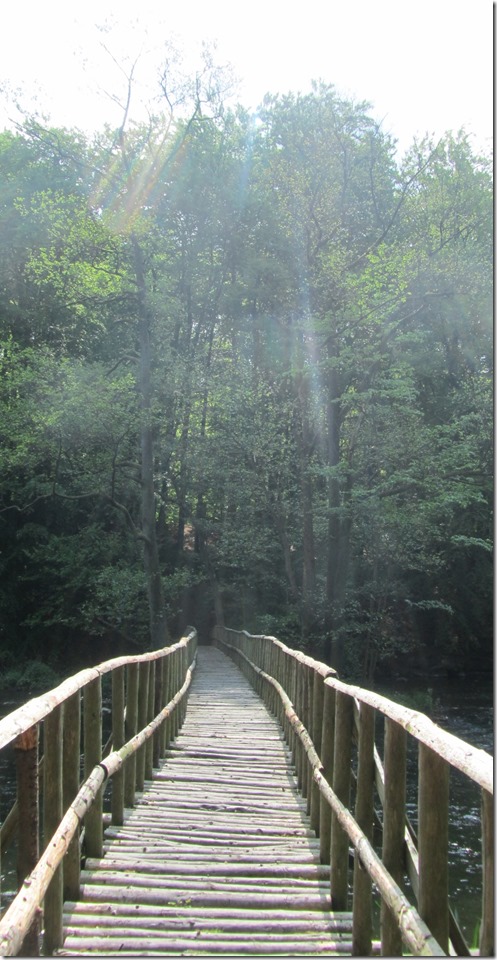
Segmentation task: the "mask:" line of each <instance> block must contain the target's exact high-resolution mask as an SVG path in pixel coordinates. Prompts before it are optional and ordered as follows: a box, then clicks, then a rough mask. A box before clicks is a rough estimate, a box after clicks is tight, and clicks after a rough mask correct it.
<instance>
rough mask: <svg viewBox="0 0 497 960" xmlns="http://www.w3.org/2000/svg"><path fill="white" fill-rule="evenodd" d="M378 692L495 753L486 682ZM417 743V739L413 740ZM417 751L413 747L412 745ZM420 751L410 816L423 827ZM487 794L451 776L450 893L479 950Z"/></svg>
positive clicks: (412, 768) (411, 773)
mask: <svg viewBox="0 0 497 960" xmlns="http://www.w3.org/2000/svg"><path fill="white" fill-rule="evenodd" d="M378 692H381V693H383V694H384V695H385V696H388V697H390V698H391V699H392V700H399V701H400V702H403V703H405V704H406V705H407V706H410V707H412V708H414V709H416V710H421V711H422V712H423V713H426V715H427V716H429V717H430V719H431V720H433V721H434V722H435V723H437V724H438V725H439V726H441V727H443V729H444V730H448V731H449V732H450V733H453V734H454V735H455V736H457V737H460V738H461V739H462V740H466V741H467V742H468V743H470V744H471V745H472V746H474V747H478V748H479V749H482V750H486V751H487V753H490V754H493V752H494V711H493V686H492V681H491V679H489V678H486V677H485V678H483V679H481V680H480V681H471V682H464V681H459V680H457V681H456V680H451V681H448V680H438V681H432V684H431V685H430V683H428V684H426V683H424V684H422V685H421V684H413V683H408V682H406V683H405V684H399V683H397V684H395V685H388V686H386V685H385V686H382V687H381V690H380V689H379V690H378ZM409 740H412V738H409ZM411 746H413V745H411ZM416 767H417V751H416V749H415V747H414V749H411V751H410V754H409V759H408V774H407V798H408V803H407V812H408V816H409V818H410V819H411V820H412V822H413V825H414V826H415V825H416V823H417V798H416ZM480 807H481V791H480V789H479V787H477V786H476V785H475V784H473V783H472V782H471V781H470V780H468V778H467V777H465V776H464V774H462V773H460V772H459V771H458V770H451V774H450V794H449V891H450V897H451V903H452V904H453V910H454V913H455V915H456V919H457V920H458V922H459V924H460V926H461V928H462V930H463V933H464V934H465V936H466V939H467V940H468V942H469V946H474V945H476V941H477V932H478V931H477V918H478V917H479V915H480V912H481V887H482V880H481V824H480Z"/></svg>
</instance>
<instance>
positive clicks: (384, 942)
mask: <svg viewBox="0 0 497 960" xmlns="http://www.w3.org/2000/svg"><path fill="white" fill-rule="evenodd" d="M406 755H407V738H406V732H405V730H404V729H403V727H401V726H399V724H398V723H395V722H394V721H393V720H390V719H389V718H388V717H386V718H385V756H384V768H385V797H384V801H383V847H382V857H381V859H382V860H383V863H384V864H385V867H386V868H387V870H388V871H389V873H390V874H391V876H392V877H393V879H394V880H395V882H396V883H397V884H398V885H399V886H402V880H403V875H404V833H405V808H406ZM381 952H382V956H384V957H395V956H401V955H402V937H401V935H400V930H399V927H398V924H397V922H396V920H395V917H393V915H392V913H391V911H390V910H389V909H388V907H386V905H385V903H383V902H382V905H381Z"/></svg>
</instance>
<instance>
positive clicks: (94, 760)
mask: <svg viewBox="0 0 497 960" xmlns="http://www.w3.org/2000/svg"><path fill="white" fill-rule="evenodd" d="M83 702H84V727H83V728H84V751H85V764H84V766H85V778H86V777H89V775H90V773H91V771H92V770H93V768H94V767H95V766H96V765H97V764H98V763H100V761H101V759H102V679H101V677H96V679H95V680H91V681H90V683H88V684H87V685H86V687H85V688H84V694H83ZM102 816H103V796H102V791H101V790H100V791H99V793H98V796H97V797H95V800H94V801H93V803H92V805H91V807H90V809H89V810H88V813H87V814H86V816H85V849H86V854H87V856H89V857H96V858H100V857H101V856H102V852H103V821H102Z"/></svg>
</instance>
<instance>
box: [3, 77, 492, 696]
mask: <svg viewBox="0 0 497 960" xmlns="http://www.w3.org/2000/svg"><path fill="white" fill-rule="evenodd" d="M130 92H132V87H131V80H130V86H129V91H128V93H130ZM160 92H161V99H160V100H159V101H158V103H157V104H155V105H154V110H153V111H152V108H151V113H150V116H149V118H148V119H147V120H146V122H143V121H140V122H133V121H132V119H131V114H130V113H129V112H128V109H127V106H126V105H125V107H124V109H123V118H122V124H121V126H120V127H119V128H118V129H112V128H110V127H106V128H105V129H103V130H100V131H99V132H98V133H97V134H95V135H92V136H89V135H86V134H83V133H82V132H81V131H79V130H77V129H61V128H55V127H53V126H51V125H50V124H49V123H45V122H42V121H40V120H39V119H38V118H34V117H29V116H26V117H25V118H24V121H23V123H22V124H21V125H18V126H16V127H13V128H12V129H6V130H4V131H3V132H2V133H0V436H1V439H0V672H3V673H4V674H5V673H8V672H9V671H12V670H14V669H16V668H17V667H18V665H19V664H20V663H28V662H35V663H42V664H45V665H47V666H48V667H51V668H53V669H55V670H66V671H67V670H72V669H75V668H76V667H77V668H79V667H80V666H84V665H88V664H92V663H96V662H100V661H102V660H104V659H106V658H108V657H111V656H114V655H118V654H121V653H123V652H128V653H132V652H135V651H140V650H147V649H155V648H158V647H160V646H163V645H164V644H167V643H169V642H171V641H172V639H175V638H177V637H178V636H179V634H180V632H181V630H182V629H183V628H184V627H185V626H186V624H190V623H192V624H194V625H195V626H197V628H198V630H199V635H200V639H201V640H202V639H203V640H207V639H208V636H209V632H210V630H211V628H212V626H213V624H214V623H215V621H216V619H218V620H221V621H222V620H224V622H225V623H226V625H227V626H230V627H234V628H237V629H240V628H244V629H247V630H249V631H251V632H256V633H264V634H270V635H274V636H277V637H278V638H279V639H281V640H283V641H284V642H285V643H287V644H288V645H289V646H292V647H295V648H299V649H302V650H305V651H307V652H310V653H311V654H313V655H314V656H317V657H318V658H319V659H321V660H325V661H326V662H328V663H330V664H332V665H333V666H335V667H336V668H337V669H338V670H339V671H340V673H341V674H342V675H343V676H344V677H352V678H359V679H360V680H362V681H363V682H372V681H374V679H375V677H376V676H378V675H379V674H381V675H382V676H390V675H393V676H395V675H399V674H402V675H404V676H405V675H406V672H409V671H419V672H420V673H422V672H426V671H429V670H432V669H433V670H443V671H449V672H451V671H454V672H458V671H471V670H473V669H479V670H483V669H485V668H489V667H490V665H491V660H492V653H493V639H492V606H493V567H492V531H493V516H492V504H493V446H492V437H493V422H492V417H493V392H492V386H493V372H492V348H493V344H492V264H493V259H492V241H493V219H492V217H493V210H492V176H491V162H490V158H489V157H487V156H480V155H478V154H477V153H475V151H474V149H473V148H472V145H471V140H470V138H469V136H467V135H466V134H465V132H464V131H459V132H457V133H454V132H447V134H446V135H445V136H444V137H443V138H442V139H441V140H440V141H438V142H434V141H433V140H432V139H431V138H430V137H429V136H426V137H425V138H423V139H419V140H414V141H413V144H412V146H411V148H410V149H409V150H408V151H407V152H406V154H405V155H404V156H403V157H402V158H401V159H399V157H398V156H397V154H396V149H395V142H394V141H393V140H392V138H391V137H390V136H389V135H388V134H386V133H385V132H383V131H382V129H381V124H380V123H378V122H377V121H376V120H375V118H374V113H373V111H372V109H371V107H370V105H369V104H367V103H358V102H355V101H352V100H350V99H347V98H344V97H342V96H341V95H340V94H339V92H338V91H337V90H336V89H335V88H334V87H333V86H329V85H324V84H322V83H315V84H314V85H313V88H312V90H311V92H309V93H306V94H301V93H289V94H286V95H280V94H278V95H269V94H268V95H267V96H266V98H265V99H264V102H263V104H262V106H261V108H260V109H259V111H258V112H257V115H253V114H251V113H249V112H248V111H247V110H245V109H244V108H243V106H229V107H228V106H227V105H226V104H225V103H223V89H222V83H220V81H219V77H218V75H217V74H216V72H215V71H213V72H211V73H205V74H204V75H203V76H202V77H199V76H197V77H195V78H192V82H191V84H190V85H189V86H188V87H187V88H186V87H180V86H177V87H175V86H174V83H171V81H170V77H169V74H167V73H166V72H165V73H164V75H163V77H162V81H161V87H160Z"/></svg>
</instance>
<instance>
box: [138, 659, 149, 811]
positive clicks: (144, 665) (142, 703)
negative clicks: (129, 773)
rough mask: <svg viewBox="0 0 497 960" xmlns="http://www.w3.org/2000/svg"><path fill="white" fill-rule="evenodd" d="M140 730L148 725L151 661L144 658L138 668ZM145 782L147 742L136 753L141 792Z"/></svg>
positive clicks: (139, 791)
mask: <svg viewBox="0 0 497 960" xmlns="http://www.w3.org/2000/svg"><path fill="white" fill-rule="evenodd" d="M138 675H139V682H138V731H141V730H143V728H144V727H146V725H147V711H148V686H149V677H150V662H149V661H148V660H142V661H141V663H140V664H139V668H138ZM144 783H145V744H143V746H142V747H140V749H139V750H138V751H137V754H136V789H137V791H138V793H141V791H142V790H143V787H144Z"/></svg>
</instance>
